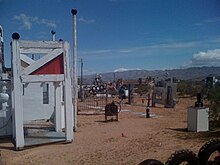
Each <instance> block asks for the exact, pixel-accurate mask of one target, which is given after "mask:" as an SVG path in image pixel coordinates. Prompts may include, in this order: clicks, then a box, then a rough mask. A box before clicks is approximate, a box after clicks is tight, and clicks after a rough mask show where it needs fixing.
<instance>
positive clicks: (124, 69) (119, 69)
mask: <svg viewBox="0 0 220 165" xmlns="http://www.w3.org/2000/svg"><path fill="white" fill-rule="evenodd" d="M129 70H142V69H139V68H133V69H132V68H129V69H127V68H118V69H115V70H114V72H124V71H129Z"/></svg>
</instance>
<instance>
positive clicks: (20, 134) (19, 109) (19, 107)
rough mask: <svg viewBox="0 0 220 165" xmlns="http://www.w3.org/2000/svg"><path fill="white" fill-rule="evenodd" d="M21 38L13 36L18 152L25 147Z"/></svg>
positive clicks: (17, 35) (14, 113)
mask: <svg viewBox="0 0 220 165" xmlns="http://www.w3.org/2000/svg"><path fill="white" fill-rule="evenodd" d="M19 38H20V36H19V34H18V33H13V34H12V39H13V40H12V63H11V65H12V75H13V76H12V81H11V82H12V114H13V119H14V120H13V138H14V140H15V148H16V150H20V149H22V148H23V147H24V128H23V101H22V83H21V79H20V76H19V75H20V72H21V64H20V47H19Z"/></svg>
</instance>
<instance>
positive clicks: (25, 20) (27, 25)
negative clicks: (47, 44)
mask: <svg viewBox="0 0 220 165" xmlns="http://www.w3.org/2000/svg"><path fill="white" fill-rule="evenodd" d="M13 19H14V20H17V21H21V23H22V26H21V27H20V28H24V29H27V30H30V29H31V27H32V25H33V24H38V25H45V26H48V27H52V28H56V24H55V22H54V21H51V20H47V19H44V18H38V17H36V16H35V17H31V16H27V15H26V14H23V13H22V14H20V15H16V16H14V18H13Z"/></svg>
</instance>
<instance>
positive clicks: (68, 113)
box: [64, 42, 76, 142]
mask: <svg viewBox="0 0 220 165" xmlns="http://www.w3.org/2000/svg"><path fill="white" fill-rule="evenodd" d="M64 50H65V54H64V56H65V57H66V58H64V59H66V60H64V74H65V78H64V105H65V106H64V110H65V121H66V123H65V125H66V141H67V142H72V140H73V123H75V121H76V115H75V114H73V107H72V93H71V89H72V87H71V78H70V70H69V68H70V67H69V65H70V64H69V62H68V61H69V55H70V53H69V44H68V43H67V42H65V43H64Z"/></svg>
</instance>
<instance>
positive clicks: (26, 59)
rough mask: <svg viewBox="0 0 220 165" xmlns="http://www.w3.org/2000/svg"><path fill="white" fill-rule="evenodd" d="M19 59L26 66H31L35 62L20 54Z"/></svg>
mask: <svg viewBox="0 0 220 165" xmlns="http://www.w3.org/2000/svg"><path fill="white" fill-rule="evenodd" d="M20 59H21V60H22V61H24V62H25V63H27V64H28V65H30V64H32V63H34V62H35V61H34V60H32V59H31V58H30V57H28V56H26V55H24V54H20Z"/></svg>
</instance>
